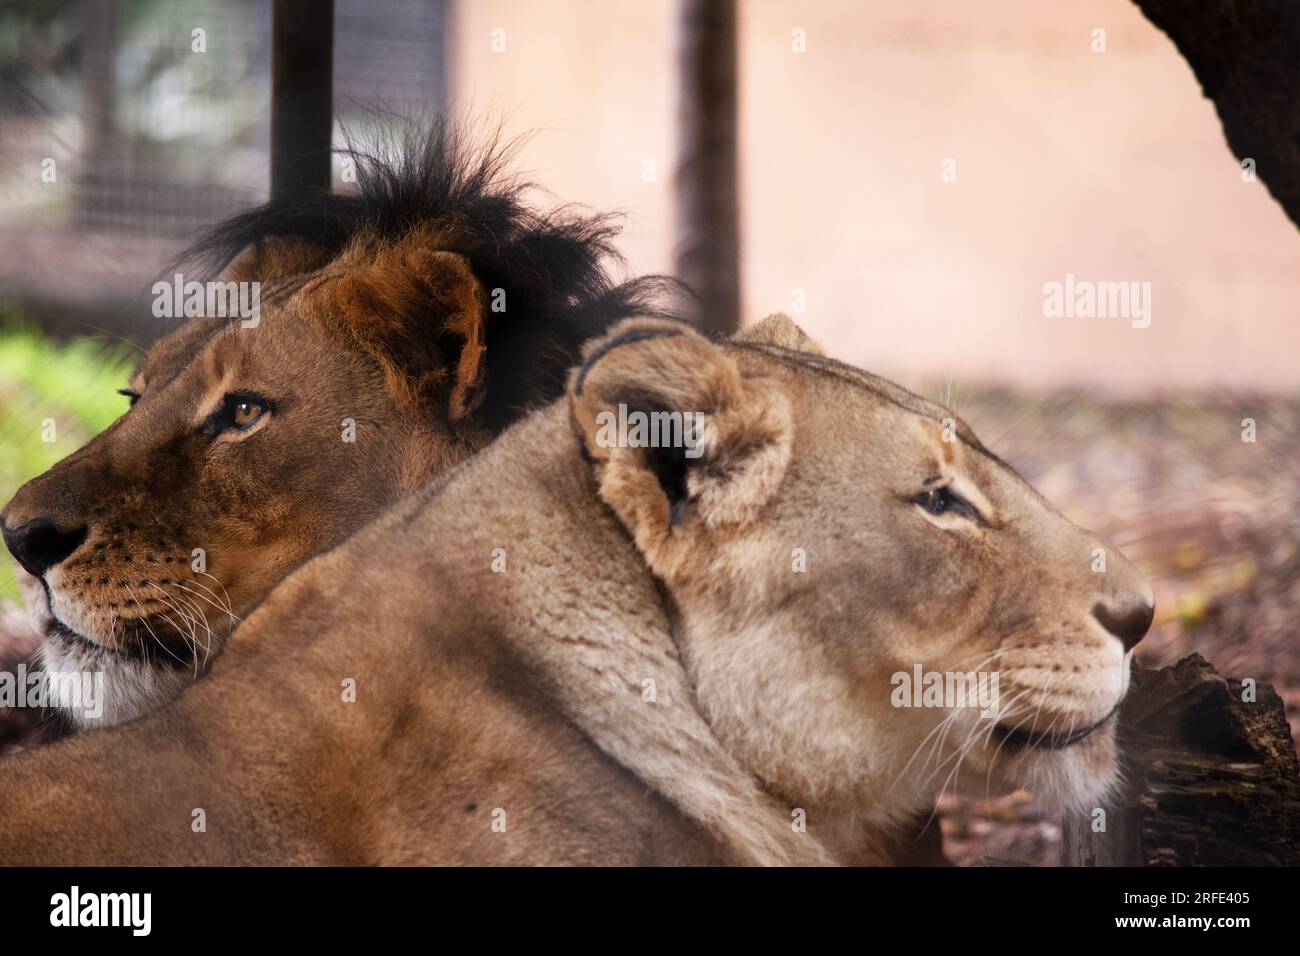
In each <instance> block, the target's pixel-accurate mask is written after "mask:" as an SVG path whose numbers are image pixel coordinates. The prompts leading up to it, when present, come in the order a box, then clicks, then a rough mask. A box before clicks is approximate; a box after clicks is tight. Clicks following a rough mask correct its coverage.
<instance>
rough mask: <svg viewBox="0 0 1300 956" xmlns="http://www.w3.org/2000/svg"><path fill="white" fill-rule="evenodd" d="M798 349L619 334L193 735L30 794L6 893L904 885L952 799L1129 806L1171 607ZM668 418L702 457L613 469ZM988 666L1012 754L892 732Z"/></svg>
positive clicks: (198, 710)
mask: <svg viewBox="0 0 1300 956" xmlns="http://www.w3.org/2000/svg"><path fill="white" fill-rule="evenodd" d="M802 341H803V339H802V336H801V335H800V334H799V333H798V331H797V330H796V329H794V328H793V326H792V325H791V324H790V323H789V321H788V320H784V319H774V320H771V321H769V322H768V323H766V324H765V325H764V326H763V327H762V328H760V329H759V330H758V331H757V333H754V334H752V335H751V336H749V337H748V341H739V342H733V343H730V344H724V345H715V344H712V343H710V342H708V341H707V340H705V339H704V338H702V337H701V336H699V335H697V334H696V333H694V332H692V331H690V330H689V329H688V328H686V327H684V326H681V325H679V324H675V323H669V322H664V321H656V320H633V321H630V322H627V323H623V324H621V325H620V326H618V327H617V328H616V329H615V330H614V331H613V332H611V333H610V335H609V336H608V337H606V338H605V339H603V340H601V341H599V342H597V343H594V344H593V345H591V346H590V347H589V348H588V349H587V352H586V358H585V361H584V363H583V364H582V366H581V367H580V368H579V369H577V370H575V371H574V372H573V373H572V374H571V376H570V380H569V386H568V394H567V400H565V401H562V402H557V403H555V404H553V405H551V406H550V407H548V408H547V409H545V410H542V411H539V412H537V413H535V414H534V415H532V416H530V417H529V418H527V419H525V420H524V421H523V422H521V423H519V424H518V425H516V426H514V427H513V428H512V429H511V430H510V431H508V432H507V433H506V435H505V436H503V437H502V438H501V439H499V440H498V441H497V442H496V443H495V444H494V445H492V446H491V447H489V448H488V449H486V450H485V451H484V452H482V453H481V454H479V455H478V456H476V457H475V458H474V459H472V460H471V461H469V462H468V463H466V464H465V465H463V466H461V467H460V468H458V469H456V470H454V471H453V472H451V473H450V474H449V475H448V476H446V477H445V478H443V479H442V480H440V481H438V482H436V483H434V485H432V486H430V487H429V488H426V489H424V490H422V491H420V492H418V493H416V494H413V495H411V496H409V497H408V498H407V499H406V500H404V501H403V502H401V503H399V504H398V505H397V506H396V507H394V508H393V509H392V510H391V511H389V512H388V513H387V514H386V515H385V516H383V517H382V518H380V519H379V520H378V521H376V522H375V523H373V524H372V525H370V526H369V527H367V528H365V529H363V530H362V531H361V532H359V533H358V534H357V535H355V536H354V537H353V538H351V539H350V540H349V541H347V542H345V543H344V544H343V545H341V546H340V547H338V548H335V549H334V550H332V551H330V552H328V553H326V554H324V555H322V556H320V557H317V558H316V559H314V560H312V561H311V562H309V563H308V564H306V565H305V566H303V567H301V568H299V569H298V570H297V571H296V572H295V573H293V574H292V575H290V576H289V577H288V578H287V579H286V580H285V581H284V582H283V584H281V586H280V587H278V588H277V589H276V590H275V591H274V592H273V593H272V594H271V595H270V596H269V597H268V599H267V600H266V601H265V602H264V603H263V604H262V606H261V607H260V608H259V609H258V610H257V611H256V612H255V613H254V614H253V615H252V616H251V617H250V618H249V620H248V621H247V622H246V623H245V624H244V625H243V627H242V629H241V634H240V639H239V640H237V641H234V642H231V644H230V645H229V646H228V647H227V648H226V649H225V651H224V653H223V655H222V658H221V659H220V660H219V661H218V662H217V665H216V667H215V668H214V671H213V674H212V676H211V678H210V679H208V680H206V681H203V682H201V683H199V684H198V685H196V686H195V687H194V688H193V689H192V690H190V692H189V693H187V694H186V695H185V696H183V697H182V698H181V699H180V700H179V701H177V702H176V703H175V704H173V705H172V706H170V707H169V708H167V709H165V710H163V711H162V712H160V713H158V714H155V715H153V716H152V717H149V718H147V719H144V720H141V721H137V722H134V723H132V724H130V725H128V726H126V727H123V728H121V729H120V730H118V731H115V732H113V733H109V734H100V733H91V734H87V735H84V736H82V737H80V738H77V739H73V740H70V741H66V742H64V743H62V744H59V745H56V746H54V747H51V748H48V749H46V750H44V751H37V752H35V753H32V754H27V755H20V756H19V757H16V758H14V759H12V760H10V761H8V762H7V764H6V765H4V766H0V859H3V860H4V861H5V862H9V863H38V862H39V863H82V864H91V863H197V862H214V863H215V862H220V863H236V862H242V863H273V862H292V863H557V864H558V863H580V864H587V863H718V862H786V861H791V860H797V861H801V862H806V861H816V860H819V859H822V858H823V857H822V853H823V852H824V850H823V846H824V847H826V848H829V849H830V850H831V851H832V852H834V853H836V854H838V858H839V859H841V860H851V859H864V858H866V859H872V858H874V850H873V843H877V844H878V842H879V840H880V839H881V837H880V835H881V834H887V833H888V831H889V830H890V828H891V827H894V826H896V825H897V823H898V822H899V821H902V820H904V819H907V818H908V817H909V816H910V815H912V814H913V813H915V812H916V811H917V809H918V808H921V807H924V806H926V805H927V804H928V803H929V802H930V801H932V800H933V798H934V796H935V794H936V793H937V792H938V791H939V789H940V787H941V786H942V785H943V782H944V779H945V778H947V777H948V776H950V775H954V774H956V775H960V776H963V777H964V776H966V775H967V774H973V775H975V777H976V780H977V782H978V781H983V780H984V779H985V778H986V777H989V778H992V779H993V780H994V781H996V783H997V784H998V785H1000V786H1006V785H1017V786H1020V785H1023V786H1028V787H1031V788H1033V789H1034V790H1035V791H1036V792H1037V793H1038V794H1039V795H1040V796H1042V797H1044V798H1045V799H1049V800H1057V801H1060V802H1062V803H1065V804H1070V805H1074V806H1090V805H1091V804H1092V803H1093V802H1094V801H1097V800H1100V799H1102V798H1103V797H1104V795H1105V793H1106V791H1107V788H1108V787H1109V786H1110V784H1111V782H1112V781H1113V779H1114V777H1115V772H1116V761H1115V743H1114V720H1113V715H1114V713H1115V709H1116V707H1117V706H1118V705H1119V702H1120V701H1121V699H1122V698H1123V696H1124V693H1125V689H1126V687H1127V682H1128V667H1129V659H1130V652H1131V651H1132V649H1133V646H1134V644H1135V643H1136V642H1137V641H1138V640H1139V639H1140V638H1141V637H1142V635H1143V633H1144V632H1145V630H1146V628H1147V626H1148V625H1149V623H1150V621H1151V617H1152V596H1151V591H1150V589H1149V587H1148V585H1147V584H1146V582H1145V581H1144V579H1143V578H1142V576H1141V575H1140V574H1139V573H1138V571H1137V570H1136V569H1134V568H1133V567H1132V565H1130V564H1129V563H1128V562H1127V561H1126V560H1125V559H1124V558H1123V557H1122V556H1121V555H1120V554H1119V553H1117V552H1116V551H1114V550H1113V549H1112V548H1110V547H1109V546H1107V545H1106V544H1105V543H1104V542H1101V541H1099V540H1098V539H1097V538H1096V537H1095V536H1094V535H1091V534H1089V533H1088V532H1086V531H1083V530H1081V529H1079V528H1077V527H1075V526H1073V525H1072V524H1070V523H1069V522H1068V521H1066V520H1065V519H1064V518H1063V517H1061V516H1060V515H1059V514H1057V513H1056V512H1055V511H1053V510H1052V509H1051V507H1050V506H1049V505H1048V504H1047V503H1046V502H1045V501H1044V500H1043V499H1042V498H1041V497H1040V496H1038V495H1037V494H1036V493H1035V492H1034V491H1033V490H1032V489H1031V488H1029V487H1028V486H1027V485H1026V484H1025V483H1024V482H1023V481H1022V480H1021V479H1019V478H1018V477H1017V476H1016V475H1015V474H1014V473H1013V472H1012V471H1011V469H1010V468H1008V467H1007V466H1006V465H1005V464H1003V463H1002V462H1001V461H999V460H998V459H997V458H995V457H994V456H993V455H992V454H990V453H989V452H988V451H987V450H986V449H985V448H984V447H983V446H982V445H980V444H979V442H978V441H977V440H976V439H975V437H974V436H973V435H972V434H971V432H970V430H969V429H968V428H967V427H966V426H965V425H964V424H962V423H961V422H960V421H959V420H957V419H956V417H955V416H953V415H952V414H951V413H950V412H948V411H947V410H945V409H943V408H941V407H939V406H936V405H933V404H930V403H928V402H925V401H923V400H921V399H919V398H917V397H916V396H914V395H912V394H910V393H908V392H906V391H904V390H903V389H901V388H898V387H897V386H894V385H891V384H889V383H888V382H885V381H882V380H881V379H878V378H875V377H873V376H870V375H868V374H866V373H864V372H861V371H858V370H857V369H854V368H851V367H849V366H846V365H842V364H840V363H838V362H835V361H832V360H830V359H827V358H824V357H821V356H820V355H818V354H816V352H815V351H810V350H806V349H802V348H790V347H784V346H783V345H782V344H775V343H784V344H785V345H792V346H798V345H799V344H800V343H801V342H802ZM636 412H644V413H659V414H661V415H663V414H666V413H674V412H675V413H681V414H690V415H691V416H702V417H699V418H695V417H693V418H692V419H691V420H692V421H693V422H696V423H702V424H697V425H696V426H692V427H691V428H690V429H688V430H686V431H683V432H682V434H683V435H690V436H691V437H690V439H689V440H685V441H682V442H678V443H675V444H674V443H668V444H664V443H662V442H657V441H655V442H646V441H633V440H630V439H628V440H622V437H612V436H611V432H610V431H609V426H610V422H611V421H613V420H616V419H618V417H619V416H623V418H626V417H627V414H628V413H636ZM620 420H621V419H620ZM623 437H626V436H623ZM642 437H643V438H644V436H642ZM945 437H951V439H952V440H945ZM489 481H490V482H491V489H490V491H485V490H484V489H485V486H487V485H488V484H489ZM1096 548H1103V549H1105V550H1106V551H1107V553H1108V559H1107V563H1106V570H1105V573H1104V574H1094V573H1092V570H1091V568H1092V565H1093V560H1094V559H1093V552H1094V549H1096ZM990 663H992V666H994V667H995V668H996V670H997V672H998V673H999V674H1000V676H1001V679H1002V701H1001V705H1000V706H999V707H998V708H997V712H996V713H995V714H994V715H992V716H990V717H987V718H985V717H981V716H980V715H979V713H978V712H977V711H975V710H974V709H971V708H962V707H955V706H936V707H915V708H913V707H906V708H900V707H896V706H894V705H893V703H892V702H891V698H893V690H894V686H893V684H894V681H893V678H894V676H895V675H896V674H898V673H899V672H907V673H910V672H911V671H912V670H913V668H914V667H916V666H918V665H919V666H921V667H923V668H924V669H926V670H930V671H940V672H943V671H967V670H972V669H980V668H984V667H986V666H987V665H989V664H990ZM253 726H255V727H257V728H259V732H258V733H248V732H247V729H248V728H249V727H253ZM930 747H933V748H934V749H933V752H931V751H930V750H929V748H930ZM935 761H937V766H932V765H931V763H933V762H935ZM936 771H937V772H936ZM200 818H201V819H203V820H204V822H205V826H204V831H205V832H195V829H196V827H195V825H194V823H195V821H196V820H198V819H200ZM802 821H806V823H807V832H802V827H800V826H798V824H799V823H800V822H802Z"/></svg>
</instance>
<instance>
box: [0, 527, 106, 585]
mask: <svg viewBox="0 0 1300 956" xmlns="http://www.w3.org/2000/svg"><path fill="white" fill-rule="evenodd" d="M4 539H5V547H6V548H8V549H9V553H10V554H12V555H13V556H14V558H15V560H17V562H18V563H19V564H21V565H22V566H23V567H24V568H26V569H27V572H28V573H29V574H31V575H34V576H35V577H38V578H39V577H42V576H43V575H44V574H45V572H46V571H48V570H49V569H50V568H52V567H54V566H55V565H56V564H58V563H59V562H60V561H63V560H64V559H66V558H67V557H68V555H70V554H72V552H74V551H76V550H77V548H79V547H80V546H81V542H83V541H85V540H86V529H85V527H84V526H83V527H80V528H75V529H73V530H71V531H61V530H59V528H58V526H57V525H55V523H54V522H53V521H51V520H50V519H49V518H33V519H32V520H31V521H28V522H27V523H26V524H21V525H19V526H18V527H17V528H10V527H9V526H8V525H5V527H4Z"/></svg>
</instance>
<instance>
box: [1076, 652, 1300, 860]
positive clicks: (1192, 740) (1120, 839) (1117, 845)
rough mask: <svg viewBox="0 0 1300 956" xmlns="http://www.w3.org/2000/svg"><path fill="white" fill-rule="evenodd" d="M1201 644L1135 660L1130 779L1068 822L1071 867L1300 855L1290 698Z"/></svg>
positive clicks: (1126, 731) (1124, 715) (1128, 727)
mask: <svg viewBox="0 0 1300 956" xmlns="http://www.w3.org/2000/svg"><path fill="white" fill-rule="evenodd" d="M1243 690H1244V688H1243V683H1242V681H1240V680H1234V679H1232V678H1227V679H1225V678H1223V677H1220V676H1219V675H1218V674H1217V673H1216V672H1215V670H1214V668H1213V667H1211V666H1210V665H1209V663H1208V662H1206V661H1205V659H1204V658H1202V657H1201V656H1200V655H1197V654H1193V655H1192V656H1190V657H1187V658H1184V659H1183V660H1181V661H1179V662H1178V663H1177V664H1175V665H1174V666H1172V667H1166V668H1162V669H1160V670H1154V671H1152V670H1135V671H1134V676H1133V686H1132V688H1131V689H1130V691H1129V695H1128V698H1127V700H1126V702H1125V705H1124V707H1123V710H1122V711H1121V713H1120V728H1119V733H1120V737H1119V739H1120V746H1121V750H1122V753H1123V755H1124V756H1123V761H1124V772H1125V775H1126V778H1127V780H1128V783H1127V785H1126V786H1125V788H1124V790H1123V791H1122V793H1121V794H1120V796H1119V797H1118V798H1117V799H1116V800H1114V801H1112V802H1111V803H1110V804H1109V805H1107V806H1106V807H1104V809H1105V810H1106V831H1105V832H1103V833H1097V832H1093V829H1092V826H1091V824H1092V818H1091V816H1090V815H1088V814H1077V815H1072V816H1070V817H1068V818H1067V819H1066V820H1064V821H1063V825H1062V840H1061V862H1062V863H1063V864H1064V865H1066V866H1113V865H1120V866H1126V865H1128V866H1229V865H1231V866H1277V865H1290V866H1295V865H1300V761H1298V760H1297V758H1296V751H1295V744H1294V741H1293V740H1292V738H1291V729H1290V727H1289V725H1288V724H1287V720H1286V711H1285V708H1284V707H1283V705H1282V700H1281V698H1279V697H1278V695H1277V694H1276V693H1275V692H1274V691H1273V689H1272V688H1271V687H1270V686H1269V685H1267V684H1258V685H1257V686H1256V687H1255V700H1254V701H1253V702H1250V701H1245V700H1243V699H1242V698H1243V696H1244V694H1243Z"/></svg>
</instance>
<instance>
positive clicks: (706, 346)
mask: <svg viewBox="0 0 1300 956" xmlns="http://www.w3.org/2000/svg"><path fill="white" fill-rule="evenodd" d="M584 354H585V360H584V362H583V364H582V365H581V367H579V368H577V369H575V370H574V371H573V372H572V373H571V374H570V377H569V390H568V395H569V407H570V411H571V414H572V419H573V424H574V427H575V429H576V430H577V432H578V435H579V437H580V438H581V440H582V442H583V444H584V446H585V447H586V450H587V452H588V454H589V456H590V457H591V459H592V461H593V462H594V467H595V468H596V474H597V480H598V482H599V487H600V495H601V497H602V498H603V499H604V500H605V501H606V503H608V504H609V505H610V506H611V507H612V508H613V509H614V511H615V513H616V514H618V516H619V518H620V519H621V520H622V521H623V523H624V524H625V525H626V526H627V528H628V530H629V531H631V532H632V535H633V537H634V539H635V540H636V542H637V545H638V547H640V549H641V550H642V552H643V553H644V554H645V555H646V558H647V560H648V562H649V563H650V566H651V567H652V568H653V569H654V570H655V571H657V572H658V573H660V574H661V575H663V576H665V577H671V576H672V575H673V573H674V571H675V569H676V568H677V567H680V566H681V561H682V560H683V559H687V558H688V555H687V553H686V550H685V549H689V547H690V544H691V542H692V541H696V540H698V537H699V536H700V535H707V534H710V533H711V532H713V531H714V530H716V529H719V528H723V527H727V526H733V527H734V526H739V525H744V524H745V523H747V522H750V521H752V520H753V519H754V518H755V517H756V516H757V515H758V514H759V512H760V511H761V509H762V508H763V506H764V505H765V504H766V503H767V502H768V501H769V500H770V499H771V497H772V495H773V494H774V493H775V492H776V489H777V487H778V486H779V485H780V484H781V481H782V479H783V478H784V476H785V471H786V466H787V464H788V463H789V460H790V450H791V445H792V441H793V423H792V416H791V411H790V402H789V400H788V399H787V398H786V396H785V394H784V392H783V391H782V390H781V388H780V387H779V386H778V385H777V384H776V383H775V382H774V381H770V380H765V379H747V378H745V377H744V376H743V375H742V374H741V372H740V369H739V368H738V367H737V365H736V363H735V361H734V360H733V359H732V358H731V357H730V356H729V355H727V354H726V352H725V351H724V350H723V348H721V347H719V346H717V345H714V344H713V343H711V342H709V341H708V340H707V339H705V338H704V337H703V336H701V335H699V334H698V333H696V332H694V331H693V330H691V329H690V328H689V327H687V326H685V325H681V324H678V323H675V322H668V321H663V320H655V319H632V320H629V321H626V322H622V323H620V324H619V325H617V326H616V327H615V328H614V330H613V331H611V332H610V333H609V334H608V335H607V336H605V337H604V338H602V339H599V340H597V341H595V342H593V343H591V344H590V345H588V347H587V348H586V349H585V350H584Z"/></svg>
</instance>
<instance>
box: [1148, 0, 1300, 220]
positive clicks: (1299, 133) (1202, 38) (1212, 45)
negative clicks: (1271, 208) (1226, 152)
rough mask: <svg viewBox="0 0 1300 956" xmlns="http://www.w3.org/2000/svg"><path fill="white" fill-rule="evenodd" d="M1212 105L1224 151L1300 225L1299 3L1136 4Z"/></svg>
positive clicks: (1157, 0) (1169, 0)
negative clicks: (1248, 166)
mask: <svg viewBox="0 0 1300 956" xmlns="http://www.w3.org/2000/svg"><path fill="white" fill-rule="evenodd" d="M1134 3H1136V4H1137V6H1138V9H1140V10H1141V11H1142V12H1143V13H1144V14H1145V15H1146V17H1147V19H1148V20H1150V21H1151V22H1152V23H1154V24H1155V25H1156V26H1158V27H1159V28H1160V29H1161V30H1163V31H1164V32H1165V33H1167V34H1168V35H1169V38H1170V39H1171V40H1173V41H1174V45H1175V46H1176V47H1178V50H1179V52H1180V53H1182V55H1183V56H1184V58H1186V60H1187V62H1188V63H1189V64H1190V65H1191V67H1192V72H1193V73H1195V74H1196V79H1197V80H1198V81H1199V82H1200V84H1201V89H1202V90H1203V91H1204V93H1205V95H1206V96H1207V97H1208V98H1209V99H1211V100H1213V101H1214V106H1215V108H1216V109H1217V110H1218V112H1219V120H1220V122H1222V123H1223V132H1224V135H1225V136H1226V137H1227V139H1228V146H1229V148H1230V149H1231V150H1232V151H1233V152H1234V153H1235V154H1236V155H1237V158H1238V159H1240V160H1246V159H1251V160H1254V162H1255V172H1256V174H1257V175H1258V177H1259V178H1260V179H1261V180H1262V181H1263V182H1264V183H1265V184H1266V185H1267V186H1268V189H1269V192H1271V193H1272V194H1273V198H1275V199H1276V200H1277V201H1278V202H1279V203H1280V204H1281V205H1282V208H1283V209H1284V210H1285V211H1286V214H1287V215H1288V216H1290V217H1291V221H1292V222H1294V223H1295V224H1296V225H1297V226H1300V3H1297V2H1296V0H1134Z"/></svg>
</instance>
